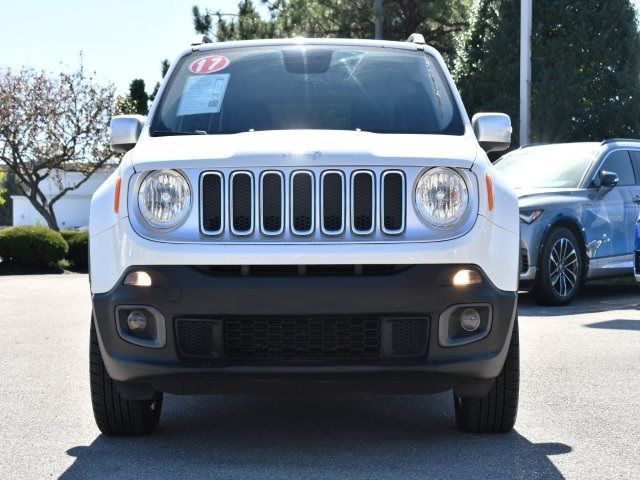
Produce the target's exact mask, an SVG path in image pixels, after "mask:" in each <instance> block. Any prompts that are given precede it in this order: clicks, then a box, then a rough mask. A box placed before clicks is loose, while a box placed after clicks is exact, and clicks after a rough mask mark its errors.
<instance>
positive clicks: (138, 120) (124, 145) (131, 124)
mask: <svg viewBox="0 0 640 480" xmlns="http://www.w3.org/2000/svg"><path fill="white" fill-rule="evenodd" d="M146 120H147V119H146V117H143V116H142V115H118V116H116V117H113V118H112V119H111V125H110V126H109V131H110V140H111V148H113V149H114V150H115V151H116V152H128V151H129V150H131V149H132V148H133V147H135V146H136V143H137V142H138V137H139V136H140V132H142V127H143V126H144V123H145V121H146Z"/></svg>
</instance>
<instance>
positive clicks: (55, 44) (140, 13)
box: [0, 0, 640, 93]
mask: <svg viewBox="0 0 640 480" xmlns="http://www.w3.org/2000/svg"><path fill="white" fill-rule="evenodd" d="M371 1H373V0H371ZM634 1H635V2H636V4H637V5H638V7H640V0H634ZM256 3H257V2H256ZM194 4H198V5H199V6H200V7H201V8H203V9H204V8H209V10H212V11H217V10H221V11H222V12H236V11H237V4H238V0H109V1H103V0H100V1H98V0H0V67H20V66H22V65H29V66H32V67H34V68H38V69H44V70H47V71H51V72H55V71H60V69H61V65H66V66H67V67H69V68H76V67H77V66H78V63H79V56H80V52H81V51H82V54H83V58H84V64H85V67H86V68H87V69H88V70H89V71H92V72H93V71H95V72H96V75H97V78H98V79H99V80H100V81H102V82H113V83H114V84H115V85H116V87H117V89H118V91H119V92H120V93H124V92H126V91H127V89H128V86H129V82H131V80H132V79H134V78H143V79H144V80H145V82H146V84H147V90H149V91H150V90H152V89H153V86H154V85H155V83H156V82H157V81H158V80H160V76H161V73H160V62H161V61H162V60H163V59H164V58H168V59H169V60H170V61H173V59H174V58H175V57H176V56H177V55H178V54H179V53H180V52H181V51H182V50H183V49H185V48H187V47H188V46H189V44H190V43H191V39H192V38H193V37H194V35H195V34H194V31H193V23H192V20H191V7H192V6H193V5H194Z"/></svg>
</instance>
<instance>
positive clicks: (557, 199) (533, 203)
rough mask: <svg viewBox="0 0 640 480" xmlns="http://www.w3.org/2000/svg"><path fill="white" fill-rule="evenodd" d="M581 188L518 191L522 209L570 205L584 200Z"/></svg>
mask: <svg viewBox="0 0 640 480" xmlns="http://www.w3.org/2000/svg"><path fill="white" fill-rule="evenodd" d="M583 192H584V190H583V189H580V188H520V189H517V190H516V194H517V195H518V205H519V207H520V208H521V209H527V208H537V207H542V208H546V207H547V206H550V205H554V206H556V207H560V206H561V205H569V204H573V203H575V202H580V201H582V200H584V199H583V198H582V193H583Z"/></svg>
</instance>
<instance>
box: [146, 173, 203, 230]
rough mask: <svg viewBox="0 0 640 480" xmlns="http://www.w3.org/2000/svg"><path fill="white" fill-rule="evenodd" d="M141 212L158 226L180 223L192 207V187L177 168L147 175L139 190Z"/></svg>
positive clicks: (147, 219) (151, 223)
mask: <svg viewBox="0 0 640 480" xmlns="http://www.w3.org/2000/svg"><path fill="white" fill-rule="evenodd" d="M138 206H139V207H140V213H142V216H143V217H144V218H145V220H146V221H147V222H149V224H150V225H151V226H153V227H157V228H171V227H174V226H175V225H177V224H178V223H180V222H181V221H182V220H183V219H184V217H185V216H186V215H187V213H188V212H189V208H190V207H191V188H190V187H189V183H188V182H187V181H186V180H185V178H184V177H183V176H182V175H180V174H179V173H178V172H176V171H175V170H159V171H156V172H153V173H151V174H149V175H147V178H145V179H144V181H143V182H142V185H140V191H139V192H138Z"/></svg>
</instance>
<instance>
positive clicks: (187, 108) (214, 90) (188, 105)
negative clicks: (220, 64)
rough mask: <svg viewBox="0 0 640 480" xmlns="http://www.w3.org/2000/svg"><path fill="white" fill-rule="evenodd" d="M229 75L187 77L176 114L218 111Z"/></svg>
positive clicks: (180, 115)
mask: <svg viewBox="0 0 640 480" xmlns="http://www.w3.org/2000/svg"><path fill="white" fill-rule="evenodd" d="M229 77H230V75H229V74H228V73H221V74H217V75H207V76H202V77H201V76H197V77H189V78H187V82H186V84H185V86H184V90H183V92H182V97H180V105H178V112H177V113H176V115H177V116H179V117H182V116H185V115H198V114H200V113H220V108H222V100H223V99H224V93H225V91H226V90H227V84H228V83H229Z"/></svg>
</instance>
